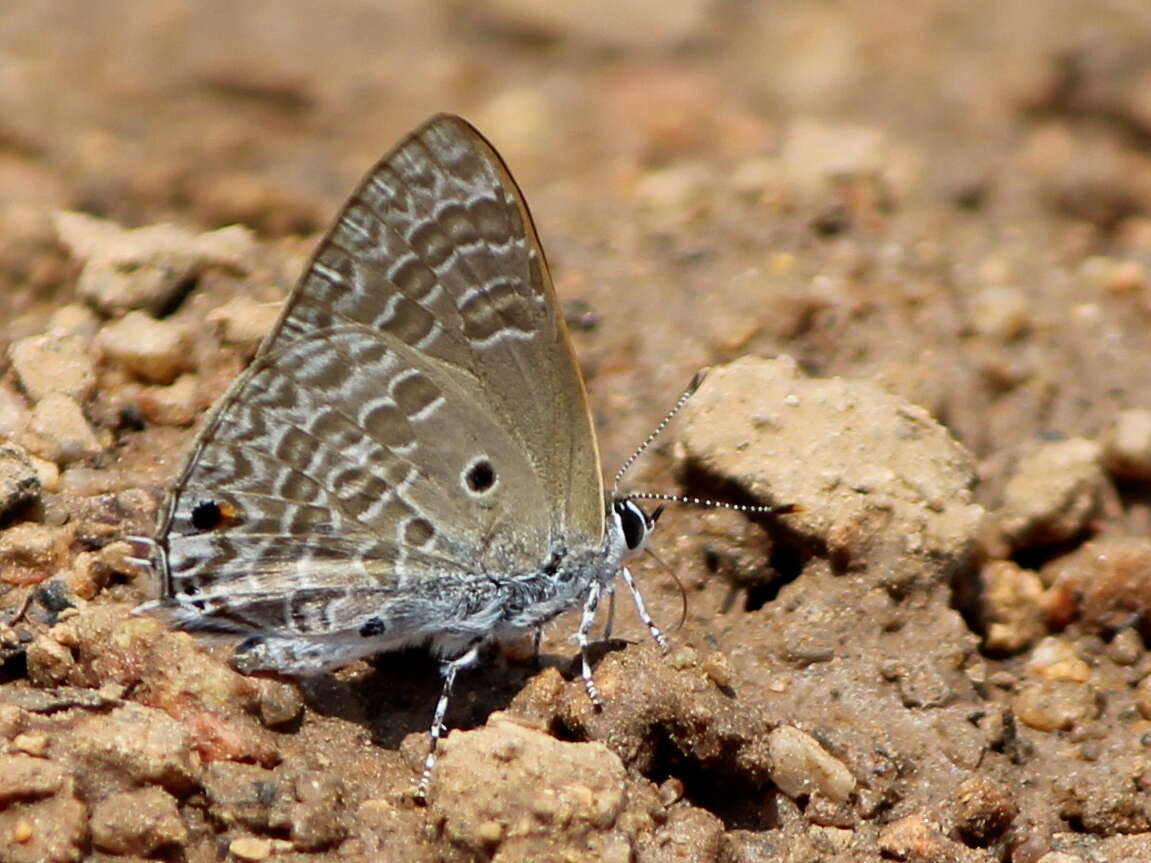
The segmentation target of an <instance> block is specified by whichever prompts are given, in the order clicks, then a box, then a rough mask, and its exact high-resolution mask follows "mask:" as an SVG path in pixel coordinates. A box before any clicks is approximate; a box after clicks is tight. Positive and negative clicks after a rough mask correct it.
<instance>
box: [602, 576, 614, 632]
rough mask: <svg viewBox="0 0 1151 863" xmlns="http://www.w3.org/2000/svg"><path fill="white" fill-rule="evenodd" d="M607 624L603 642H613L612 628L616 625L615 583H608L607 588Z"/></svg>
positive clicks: (604, 627)
mask: <svg viewBox="0 0 1151 863" xmlns="http://www.w3.org/2000/svg"><path fill="white" fill-rule="evenodd" d="M604 590H606V591H607V622H606V623H605V624H604V625H603V636H602V637H603V640H604V641H611V632H612V627H613V626H614V625H615V582H608V584H607V587H605V588H604Z"/></svg>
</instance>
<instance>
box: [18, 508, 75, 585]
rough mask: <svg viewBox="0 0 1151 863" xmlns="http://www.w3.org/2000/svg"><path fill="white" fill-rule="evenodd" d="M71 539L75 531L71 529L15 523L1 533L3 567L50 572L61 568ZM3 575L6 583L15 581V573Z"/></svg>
mask: <svg viewBox="0 0 1151 863" xmlns="http://www.w3.org/2000/svg"><path fill="white" fill-rule="evenodd" d="M71 536H72V531H71V530H70V529H69V528H67V527H52V526H50V525H46V524H36V523H35V522H30V521H26V522H20V523H19V524H14V525H12V526H11V527H9V528H7V529H6V530H4V531H0V567H4V568H8V567H24V568H28V569H39V570H46V569H48V568H49V567H54V566H57V565H58V564H59V562H60V560H61V558H62V556H63V555H64V553H65V552H66V551H67V548H68V543H69V541H70V540H71ZM3 575H4V580H6V581H14V579H13V572H11V571H6V572H4V573H3ZM43 575H47V572H44V573H43ZM41 577H43V576H41Z"/></svg>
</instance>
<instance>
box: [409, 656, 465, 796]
mask: <svg viewBox="0 0 1151 863" xmlns="http://www.w3.org/2000/svg"><path fill="white" fill-rule="evenodd" d="M479 652H480V646H479V644H476V645H473V646H472V648H471V650H469V651H467V652H466V653H464V654H462V655H461V656H457V657H456V658H455V659H452V660H450V661H448V662H445V663H444V664H443V667H442V671H443V675H444V688H443V690H441V692H440V700H439V701H437V702H436V712H435V715H434V716H433V717H432V730H431V738H432V745H431V748H430V749H429V750H428V757H427V758H426V759H424V772H423V773H421V774H420V784H419V785H418V786H417V787H416V799H417V800H427V796H428V784H429V783H430V782H431V781H432V769H433V768H434V767H435V766H436V749H437V747H438V744H439V742H440V738H441V737H443V736H444V716H445V715H447V712H448V699H449V698H450V697H451V694H452V685H453V684H454V683H455V682H456V674H457V673H458V672H459V670H460V669H461V668H466V667H467V666H469V665H471V664H472V663H474V662H475V661H476V657H477V656H479Z"/></svg>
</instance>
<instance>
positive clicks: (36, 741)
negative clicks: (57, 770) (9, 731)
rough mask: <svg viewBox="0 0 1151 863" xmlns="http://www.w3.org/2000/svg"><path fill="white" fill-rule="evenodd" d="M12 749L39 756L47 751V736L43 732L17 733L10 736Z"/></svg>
mask: <svg viewBox="0 0 1151 863" xmlns="http://www.w3.org/2000/svg"><path fill="white" fill-rule="evenodd" d="M12 751H13V752H23V753H25V754H27V755H32V756H35V757H37V758H41V757H43V756H44V753H45V752H47V751H48V738H47V736H46V735H43V734H17V735H16V736H15V737H13V738H12Z"/></svg>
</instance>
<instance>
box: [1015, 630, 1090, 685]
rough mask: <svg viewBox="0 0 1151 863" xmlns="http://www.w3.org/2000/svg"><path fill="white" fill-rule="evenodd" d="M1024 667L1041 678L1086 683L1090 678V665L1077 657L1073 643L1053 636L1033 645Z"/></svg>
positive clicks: (1031, 674) (1033, 675)
mask: <svg viewBox="0 0 1151 863" xmlns="http://www.w3.org/2000/svg"><path fill="white" fill-rule="evenodd" d="M1026 668H1027V673H1028V674H1029V675H1030V676H1032V677H1037V678H1040V679H1042V680H1062V681H1066V682H1068V683H1086V682H1087V681H1088V680H1090V679H1091V666H1090V665H1088V664H1087V663H1086V662H1084V661H1083V660H1082V659H1080V658H1079V655H1078V653H1076V651H1075V645H1074V644H1073V643H1071V642H1069V641H1067V640H1065V639H1062V638H1056V637H1055V636H1050V637H1048V638H1045V639H1043V640H1042V641H1040V642H1039V643H1038V644H1037V645H1035V647H1034V649H1033V650H1032V651H1031V656H1030V657H1029V658H1028V660H1027V666H1026Z"/></svg>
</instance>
